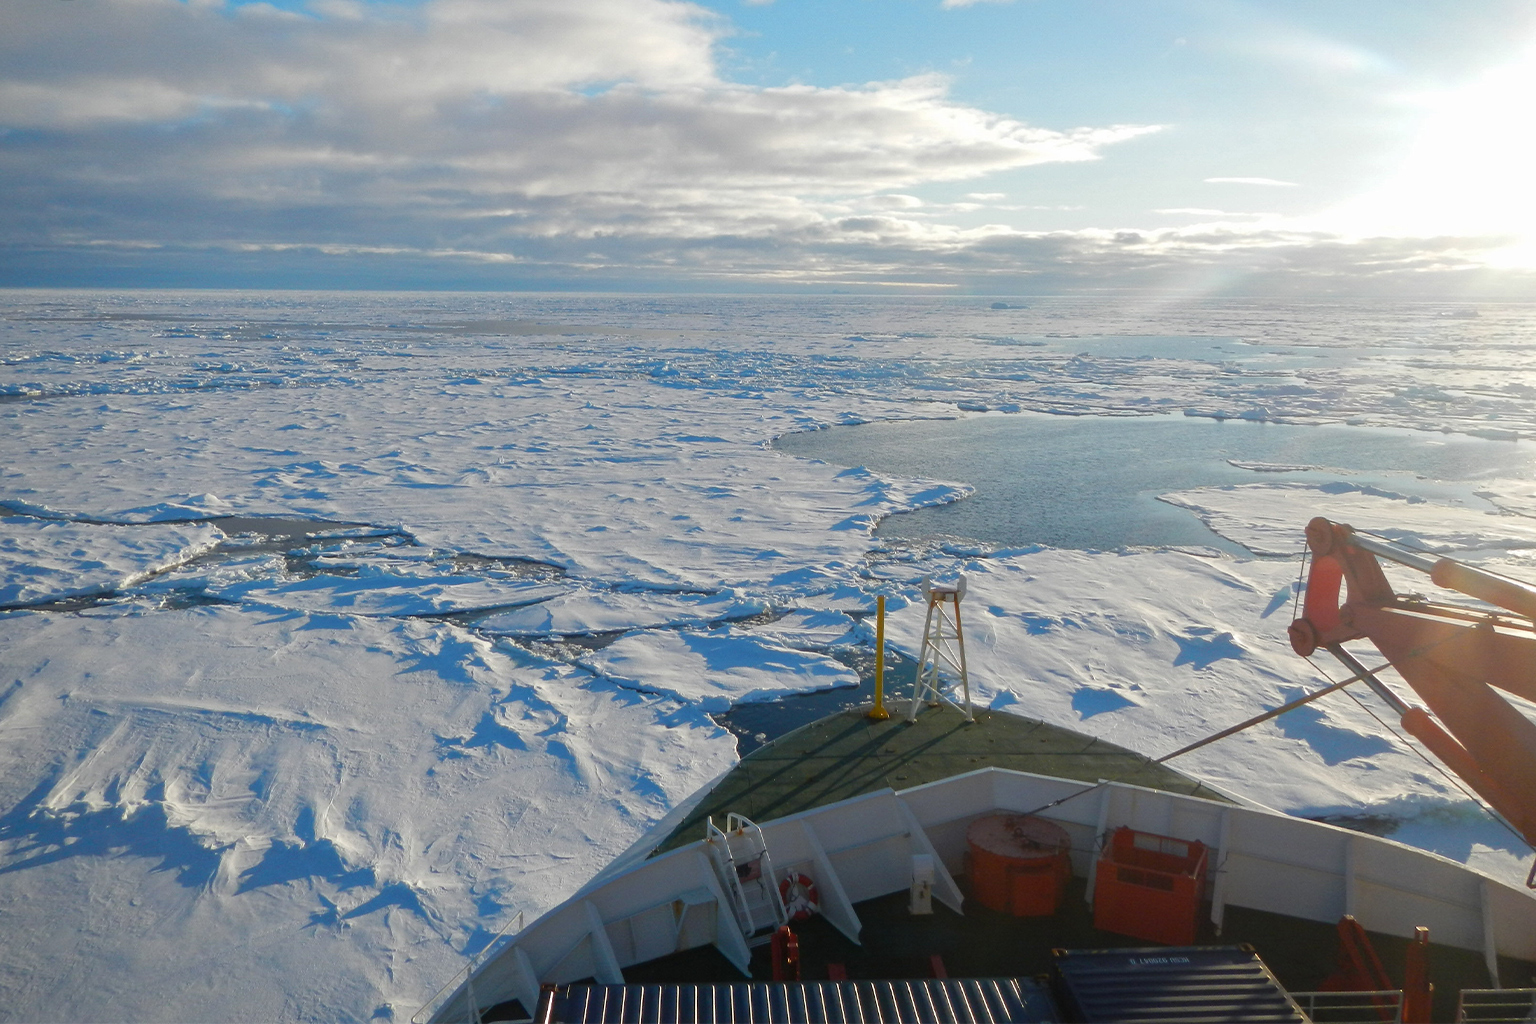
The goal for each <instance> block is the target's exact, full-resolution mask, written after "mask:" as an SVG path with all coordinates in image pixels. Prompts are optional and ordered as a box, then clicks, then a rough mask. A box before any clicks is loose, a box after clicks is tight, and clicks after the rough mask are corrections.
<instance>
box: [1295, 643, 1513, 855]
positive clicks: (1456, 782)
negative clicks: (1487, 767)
mask: <svg viewBox="0 0 1536 1024" xmlns="http://www.w3.org/2000/svg"><path fill="white" fill-rule="evenodd" d="M1307 661H1309V662H1311V663H1312V667H1313V668H1314V669H1316V670H1317V672H1318V673H1319V674H1320V675H1322V677H1323V678H1324V679H1330V678H1332V677H1331V676H1329V675H1328V672H1327V671H1326V670H1325V669H1323V668H1322V667H1321V666H1320V665H1318V664H1317V663H1316V662H1315V661H1312V659H1311V658H1308V659H1307ZM1383 667H1385V666H1383ZM1375 671H1378V672H1379V671H1380V669H1376V670H1375ZM1344 695H1345V696H1346V697H1348V698H1349V699H1350V700H1352V701H1354V702H1355V703H1356V704H1357V705H1359V707H1360V709H1361V710H1362V711H1364V712H1365V713H1366V714H1368V715H1370V716H1371V717H1372V718H1374V719H1375V720H1376V724H1377V725H1379V726H1381V727H1382V728H1383V729H1385V730H1387V732H1389V733H1391V734H1392V735H1393V736H1395V737H1397V740H1398V742H1399V743H1401V744H1402V745H1403V746H1405V747H1407V748H1408V749H1409V750H1410V751H1412V752H1413V753H1414V754H1415V755H1416V756H1417V757H1418V758H1419V760H1421V761H1423V762H1424V763H1425V764H1427V765H1429V766H1430V767H1431V768H1433V769H1434V770H1435V771H1436V772H1437V773H1439V775H1440V776H1441V778H1443V779H1445V781H1446V782H1449V783H1450V784H1451V786H1452V787H1454V788H1455V789H1456V790H1457V791H1458V792H1459V793H1461V795H1462V796H1464V797H1466V798H1467V799H1468V800H1470V801H1472V803H1474V804H1476V805H1477V807H1478V809H1479V810H1481V811H1482V812H1483V813H1484V814H1486V815H1488V817H1489V818H1491V819H1493V820H1494V821H1496V822H1498V823H1499V824H1500V825H1502V826H1503V827H1504V828H1506V829H1508V830H1509V832H1510V834H1511V835H1513V836H1514V837H1515V838H1516V839H1518V840H1520V842H1521V844H1522V845H1524V846H1526V847H1529V848H1530V849H1532V850H1536V846H1532V845H1531V841H1530V840H1529V839H1527V838H1525V836H1523V835H1521V834H1520V831H1519V830H1518V829H1516V828H1515V826H1513V825H1511V824H1510V823H1509V822H1508V821H1506V820H1505V819H1504V816H1503V815H1502V814H1500V813H1499V812H1498V811H1496V810H1494V809H1493V808H1492V807H1490V806H1488V805H1487V804H1486V803H1484V802H1483V800H1482V799H1481V798H1480V797H1479V796H1478V795H1477V794H1476V793H1474V792H1472V791H1471V790H1469V789H1468V788H1467V787H1466V786H1464V785H1462V783H1461V780H1460V779H1458V778H1456V776H1455V775H1453V774H1452V773H1450V772H1448V771H1446V769H1445V767H1444V766H1443V765H1441V764H1439V763H1437V762H1436V761H1434V760H1433V759H1431V758H1430V757H1428V756H1427V755H1425V753H1424V752H1423V751H1422V750H1420V749H1419V748H1418V746H1417V745H1415V744H1413V743H1410V742H1409V741H1408V738H1407V737H1406V736H1404V735H1403V734H1402V733H1400V732H1398V731H1397V730H1396V729H1394V728H1393V727H1392V725H1391V723H1389V722H1387V721H1386V720H1385V719H1383V718H1382V717H1381V716H1380V715H1378V714H1377V713H1376V712H1375V710H1374V709H1372V708H1371V706H1370V705H1369V704H1366V703H1365V702H1364V701H1362V700H1361V699H1360V698H1359V697H1357V696H1355V695H1354V694H1353V693H1350V692H1349V691H1348V690H1345V691H1344Z"/></svg>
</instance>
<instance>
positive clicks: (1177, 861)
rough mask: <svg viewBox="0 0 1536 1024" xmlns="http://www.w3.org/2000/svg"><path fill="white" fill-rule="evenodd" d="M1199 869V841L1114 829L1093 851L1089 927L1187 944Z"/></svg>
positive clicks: (1201, 876)
mask: <svg viewBox="0 0 1536 1024" xmlns="http://www.w3.org/2000/svg"><path fill="white" fill-rule="evenodd" d="M1205 871H1206V846H1205V844H1204V843H1201V842H1191V841H1189V840H1184V839H1174V838H1173V837H1171V836H1159V835H1153V834H1152V833H1150V832H1137V831H1136V830H1135V829H1133V828H1130V827H1128V826H1122V827H1120V828H1117V829H1115V831H1114V832H1113V833H1111V834H1110V838H1109V842H1108V843H1106V844H1105V845H1104V851H1103V852H1102V853H1100V854H1099V863H1098V869H1097V872H1096V873H1095V876H1094V886H1093V926H1094V927H1095V928H1098V929H1100V930H1102V931H1106V932H1114V933H1115V934H1116V935H1129V936H1130V937H1132V938H1135V939H1146V940H1147V941H1149V942H1161V943H1164V944H1166V945H1169V946H1192V945H1194V943H1195V936H1196V933H1197V931H1198V930H1199V924H1200V901H1201V899H1202V898H1203V897H1204V895H1205Z"/></svg>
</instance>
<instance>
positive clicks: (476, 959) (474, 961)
mask: <svg viewBox="0 0 1536 1024" xmlns="http://www.w3.org/2000/svg"><path fill="white" fill-rule="evenodd" d="M514 925H515V926H516V928H515V929H514V927H513V926H514ZM514 930H516V931H519V932H520V931H522V930H523V912H522V911H521V910H519V911H518V912H517V914H516V915H515V916H514V917H513V918H512V920H510V921H508V922H507V923H506V924H505V925H504V926H502V929H501V931H499V932H497V933H496V934H495V935H493V936H491V941H490V942H487V943H486V944H485V948H484V949H482V950H481V951H480V952H479V953H477V954H475V955H474V956H472V957H470V958H469V963H467V964H465V965H464V968H463V969H462V970H461V971H459V973H458V974H455V975H454V976H453V977H451V978H449V979H448V983H447V984H446V985H444V986H443V987H442V988H440V989H438V990H437V991H436V992H434V993H432V998H431V999H428V1000H427V1001H426V1002H425V1003H422V1004H421V1009H419V1010H417V1011H416V1012H415V1013H413V1014H411V1024H424V1022H425V1021H426V1012H427V1011H428V1010H430V1009H432V1008H433V1007H435V1006H437V1004H438V1002H439V1001H441V1000H442V998H443V996H444V995H446V994H447V993H448V992H451V991H452V990H453V989H454V988H456V987H457V986H458V984H459V983H460V982H461V981H464V980H465V979H466V978H467V977H468V976H470V975H471V974H473V973H474V972H475V971H477V970H479V969H480V965H481V964H482V963H484V962H485V959H486V957H488V956H490V955H491V951H492V950H493V949H495V948H496V944H497V943H498V942H500V941H501V940H502V937H503V936H505V935H506V934H507V933H508V932H511V931H514ZM471 999H473V993H471ZM486 1009H489V1007H486ZM526 1009H527V1011H528V1012H529V1013H530V1014H533V1013H537V1012H538V1009H539V1008H538V1007H537V1006H529V1007H526ZM471 1012H472V1013H473V1014H474V1024H479V1021H480V1009H479V1007H474V1006H472V1007H471Z"/></svg>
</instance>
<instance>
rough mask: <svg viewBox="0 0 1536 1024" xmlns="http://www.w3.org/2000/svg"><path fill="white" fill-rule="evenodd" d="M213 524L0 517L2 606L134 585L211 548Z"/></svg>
mask: <svg viewBox="0 0 1536 1024" xmlns="http://www.w3.org/2000/svg"><path fill="white" fill-rule="evenodd" d="M223 537H224V535H223V534H222V533H220V532H219V531H218V530H216V529H214V528H213V527H211V526H135V527H127V526H98V525H88V524H84V523H67V522H47V521H43V520H38V519H31V518H26V517H22V516H5V517H3V518H0V605H20V604H35V603H37V602H39V601H48V600H53V599H57V598H63V597H71V596H77V595H82V594H100V593H105V592H108V591H112V590H118V589H121V588H123V587H127V586H131V585H133V584H134V583H137V582H139V581H141V580H143V579H145V578H146V577H148V576H150V575H152V574H153V573H155V572H157V571H160V570H163V569H166V568H168V567H170V566H174V565H177V564H179V563H181V562H184V561H186V560H187V559H189V558H193V557H195V556H196V555H198V554H199V553H201V552H203V551H206V550H208V549H209V548H212V547H213V546H214V545H215V544H217V543H218V542H219V541H220V540H221V539H223Z"/></svg>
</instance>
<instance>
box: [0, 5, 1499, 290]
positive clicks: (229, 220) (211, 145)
mask: <svg viewBox="0 0 1536 1024" xmlns="http://www.w3.org/2000/svg"><path fill="white" fill-rule="evenodd" d="M729 31H730V26H729V24H727V23H726V22H724V21H723V20H722V19H721V18H720V17H719V16H718V15H715V14H713V13H711V12H710V11H708V10H706V9H704V8H702V7H699V6H695V5H692V4H688V3H682V2H677V0H583V2H582V3H570V2H569V0H427V2H425V3H423V4H420V5H415V6H412V5H395V4H382V5H378V4H361V3H355V2H350V0H322V2H321V3H319V4H317V5H315V6H313V7H311V8H310V9H309V13H302V14H300V13H294V12H290V11H282V10H278V9H276V8H274V7H270V6H267V5H265V4H248V5H243V6H231V5H228V4H225V3H222V2H220V0H190V2H182V0H91V2H90V4H89V5H87V4H82V3H57V2H50V3H27V4H14V5H11V7H9V8H8V9H7V12H6V32H5V33H4V34H3V35H0V140H3V142H0V284H68V283H81V284H101V283H107V284H177V285H189V284H190V285H196V284H219V285H248V286H254V287H277V286H316V287H319V286H330V287H357V286H364V287H429V286H435V287H505V286H519V287H531V286H539V287H572V286H585V287H611V288H642V287H670V288H716V287H717V288H722V289H730V288H738V287H758V288H780V287H821V286H825V287H834V286H835V287H887V286H898V287H899V286H907V285H913V286H917V285H921V286H924V287H945V288H973V287H974V288H981V289H991V290H999V291H1006V290H1010V289H1015V290H1016V289H1024V290H1028V289H1031V288H1051V287H1062V288H1073V287H1138V288H1139V287H1155V286H1159V285H1160V284H1164V285H1166V284H1168V283H1169V282H1172V283H1173V284H1174V285H1177V286H1178V287H1191V286H1190V285H1189V284H1188V282H1189V281H1192V280H1193V281H1199V282H1206V283H1205V284H1202V285H1200V287H1207V286H1211V285H1210V284H1209V282H1211V281H1217V280H1219V281H1222V282H1227V283H1226V284H1223V285H1222V287H1230V286H1233V285H1231V282H1239V283H1241V284H1242V285H1243V286H1244V287H1253V288H1268V289H1281V290H1283V289H1286V288H1291V287H1299V286H1300V285H1298V282H1299V283H1301V284H1304V285H1305V287H1306V288H1308V289H1319V288H1329V287H1333V286H1334V282H1335V281H1337V282H1342V284H1340V285H1339V286H1340V287H1348V286H1354V285H1358V286H1360V287H1365V288H1377V289H1388V290H1390V289H1392V288H1399V287H1401V288H1403V289H1404V290H1405V291H1407V292H1413V293H1418V292H1422V291H1423V290H1424V288H1425V287H1426V282H1430V283H1431V284H1432V285H1434V286H1436V287H1438V286H1440V285H1441V284H1443V285H1444V286H1446V287H1461V286H1462V285H1463V284H1466V283H1468V282H1472V283H1475V282H1476V281H1478V280H1482V278H1479V277H1478V275H1479V274H1480V273H1481V270H1480V263H1479V260H1480V259H1481V254H1482V253H1483V252H1484V251H1485V250H1487V248H1488V247H1489V246H1491V245H1493V244H1495V243H1494V242H1493V241H1490V240H1489V239H1488V238H1484V237H1481V236H1474V235H1465V236H1449V235H1447V236H1445V237H1437V238H1431V239H1395V240H1392V239H1385V240H1384V239H1371V238H1365V239H1359V238H1355V239H1353V240H1351V239H1349V238H1345V237H1343V236H1341V235H1340V234H1337V233H1330V232H1329V231H1326V230H1321V229H1319V230H1314V231H1301V230H1297V229H1295V228H1294V227H1292V228H1291V229H1288V230H1287V229H1284V228H1283V227H1282V226H1280V225H1278V224H1277V223H1276V222H1275V219H1274V218H1260V219H1259V221H1258V222H1257V223H1253V222H1252V220H1251V218H1249V219H1248V221H1246V222H1244V223H1240V224H1234V223H1220V222H1212V223H1204V224H1200V225H1195V226H1193V227H1186V228H1181V229H1178V230H1164V229H1161V228H1151V229H1149V228H1145V227H1138V226H1136V225H1129V226H1123V227H1122V228H1120V229H1113V230H1111V229H1102V230H1100V229H1092V230H1081V231H1065V232H1038V231H1036V232H1030V231H1023V230H1020V229H1019V228H1018V227H1016V226H1014V225H1011V224H983V225H976V224H974V220H976V219H977V217H978V215H979V214H980V212H981V211H983V210H985V211H987V215H989V216H997V217H999V218H1003V217H1008V216H1012V215H1013V214H1015V213H1023V214H1026V215H1027V214H1029V213H1032V212H1034V211H1038V210H1059V209H1072V207H1061V206H1051V205H1047V206H1037V205H1029V204H1028V203H1027V202H1024V203H1017V202H1016V203H1015V204H1013V205H1001V204H998V202H997V201H998V200H1002V199H1007V198H1009V197H1008V196H1005V195H1004V194H1003V193H998V192H977V193H971V194H969V195H966V196H965V197H964V198H965V200H967V201H965V202H959V203H938V202H932V201H929V200H927V199H925V198H923V196H924V193H923V192H922V189H921V187H922V186H924V185H926V184H930V183H935V182H956V181H967V180H974V179H980V178H984V177H985V176H987V175H989V174H994V173H997V172H1002V171H1008V170H1013V169H1017V168H1023V167H1029V166H1033V165H1042V164H1050V163H1074V162H1085V161H1093V160H1098V159H1101V158H1102V157H1103V156H1104V155H1105V154H1106V153H1108V152H1110V151H1112V149H1113V147H1116V146H1118V145H1120V144H1122V143H1127V142H1129V141H1131V140H1134V139H1136V138H1138V137H1140V136H1144V135H1146V134H1148V133H1150V132H1154V131H1156V130H1157V127H1156V126H1150V125H1102V126H1096V127H1082V128H1073V129H1068V130H1056V129H1049V128H1042V127H1038V126H1034V125H1029V124H1025V123H1023V122H1020V121H1018V120H1015V119H1012V118H1008V117H1003V116H999V115H996V114H992V113H989V112H987V111H985V110H981V109H978V108H976V107H974V106H970V105H967V104H965V103H961V102H958V101H956V100H954V99H952V98H951V97H950V96H949V94H948V92H947V82H946V80H945V79H943V78H942V77H937V76H919V77H914V78H907V79H902V80H897V81H887V82H872V83H868V84H865V85H862V86H846V87H839V88H818V87H812V86H806V85H790V86H783V87H776V88H763V87H757V86H751V85H745V84H741V83H737V82H732V81H729V80H727V79H726V78H724V77H723V76H722V73H721V71H720V69H719V66H718V65H717V63H716V48H717V46H718V44H719V42H720V40H721V39H722V38H723V37H724V36H725V35H726V34H727V33H728V32H729ZM1209 180H1210V181H1212V182H1216V183H1223V182H1236V183H1241V184H1260V185H1270V186H1281V187H1295V186H1294V185H1293V184H1292V183H1288V182H1279V181H1276V180H1274V179H1267V178H1231V179H1224V178H1214V179H1209ZM980 187H986V186H985V185H981V186H980ZM1012 195H1013V196H1014V197H1016V198H1027V197H1024V196H1023V195H1022V194H1021V193H1020V192H1019V191H1018V189H1017V188H1015V189H1013V192H1012ZM980 203H986V204H988V206H985V207H983V206H980V205H978V204H980ZM1191 212H1193V211H1191ZM961 214H964V215H965V219H966V220H967V222H968V223H967V225H966V226H964V227H961V226H958V225H956V224H954V223H950V222H949V220H950V219H951V218H953V217H956V216H958V215H961ZM1195 215H1196V216H1207V214H1206V213H1203V212H1201V213H1195ZM1210 216H1212V217H1216V216H1218V215H1217V214H1216V213H1214V212H1212V213H1211V214H1210ZM1219 216H1220V217H1221V218H1227V219H1234V218H1240V217H1242V218H1248V216H1249V215H1236V214H1220V215H1219ZM1330 275H1333V276H1332V277H1330ZM1521 280H1522V281H1523V280H1525V279H1523V278H1522V279H1521ZM1403 282H1411V283H1412V286H1411V287H1410V286H1409V285H1406V284H1403ZM1437 282H1438V283H1439V284H1436V283H1437ZM1170 286H1172V285H1170ZM1211 287H1214V286H1211Z"/></svg>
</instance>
